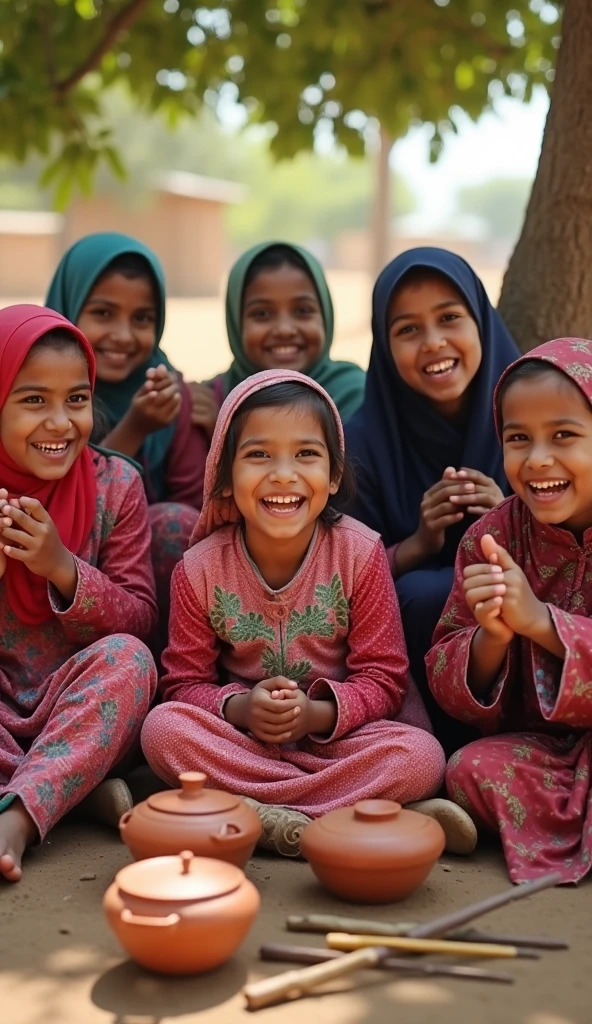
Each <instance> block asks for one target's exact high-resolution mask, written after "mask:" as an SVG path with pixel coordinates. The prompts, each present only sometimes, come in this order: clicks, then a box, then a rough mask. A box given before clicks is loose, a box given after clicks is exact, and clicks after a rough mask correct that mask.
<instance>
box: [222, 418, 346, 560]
mask: <svg viewBox="0 0 592 1024" xmlns="http://www.w3.org/2000/svg"><path fill="white" fill-rule="evenodd" d="M337 487H338V483H335V482H332V481H331V473H330V462H329V451H328V449H327V442H326V439H325V435H324V432H323V428H322V426H321V423H320V422H319V420H318V418H317V417H316V416H315V415H314V414H313V413H312V412H310V411H308V410H307V409H306V408H305V407H304V408H298V406H279V407H278V406H276V407H275V408H274V407H271V408H267V409H255V410H253V412H251V413H249V415H248V416H247V419H246V420H245V423H244V425H243V429H242V430H241V432H240V436H239V438H238V442H237V448H236V455H235V457H234V462H233V465H232V495H233V497H234V500H235V502H236V504H237V506H238V509H239V511H240V513H241V515H242V516H243V517H244V519H245V522H246V524H247V531H249V530H250V531H253V532H256V533H257V534H259V535H260V536H261V535H264V536H265V537H267V538H269V539H270V540H271V539H273V540H281V541H286V540H290V539H296V538H297V537H299V536H300V535H301V534H302V533H303V532H304V531H307V530H309V529H310V532H311V534H312V529H313V528H314V524H315V522H316V520H317V519H318V517H319V515H320V514H321V512H322V511H323V509H324V508H325V505H326V504H327V501H328V500H329V496H330V495H331V494H335V493H336V491H337Z"/></svg>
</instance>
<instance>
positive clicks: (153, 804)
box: [119, 772, 261, 868]
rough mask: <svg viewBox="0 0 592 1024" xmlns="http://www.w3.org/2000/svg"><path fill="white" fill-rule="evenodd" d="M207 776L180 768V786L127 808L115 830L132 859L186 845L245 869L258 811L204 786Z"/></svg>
mask: <svg viewBox="0 0 592 1024" xmlns="http://www.w3.org/2000/svg"><path fill="white" fill-rule="evenodd" d="M206 778H207V776H205V775H204V774H203V773H202V772H184V773H183V774H182V775H180V776H179V781H180V783H181V789H173V790H170V789H169V790H165V791H164V792H162V793H154V794H153V795H152V796H150V797H148V799H147V800H144V801H143V803H141V804H138V805H137V806H136V807H134V809H133V810H132V811H126V813H125V814H124V815H123V817H122V818H121V821H120V822H119V831H120V834H121V838H122V839H123V841H124V843H125V844H126V846H127V848H128V849H129V851H130V853H131V855H132V857H134V858H135V860H143V859H144V858H145V857H166V856H168V855H173V854H178V853H179V852H180V850H191V852H192V853H194V854H195V855H196V856H198V857H213V858H214V859H215V860H225V861H228V863H230V864H236V865H237V867H239V868H244V866H245V864H246V863H247V861H248V859H249V857H250V856H251V855H252V853H253V850H254V849H255V844H256V843H257V840H258V839H259V837H260V835H261V821H260V819H259V815H258V814H257V813H256V811H254V810H253V808H252V807H249V805H248V804H246V803H245V801H244V800H241V798H240V797H239V796H233V795H232V794H231V793H224V792H223V791H222V790H220V789H206V788H205V783H206Z"/></svg>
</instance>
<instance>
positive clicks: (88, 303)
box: [84, 295, 156, 310]
mask: <svg viewBox="0 0 592 1024" xmlns="http://www.w3.org/2000/svg"><path fill="white" fill-rule="evenodd" d="M93 302H100V303H101V305H102V306H111V307H112V308H113V309H117V308H118V306H119V303H118V302H113V301H112V300H111V299H104V298H103V297H102V296H101V295H90V296H89V297H88V299H87V300H86V302H85V303H84V305H85V306H91V305H92V304H93ZM138 309H154V310H156V303H155V302H151V303H149V305H147V306H139V307H138Z"/></svg>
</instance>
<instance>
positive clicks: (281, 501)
mask: <svg viewBox="0 0 592 1024" xmlns="http://www.w3.org/2000/svg"><path fill="white" fill-rule="evenodd" d="M263 500H264V501H269V502H271V503H272V504H274V505H290V504H296V503H297V502H299V501H300V500H301V499H300V498H299V497H298V496H292V495H281V494H278V495H277V496H276V497H273V498H264V499H263Z"/></svg>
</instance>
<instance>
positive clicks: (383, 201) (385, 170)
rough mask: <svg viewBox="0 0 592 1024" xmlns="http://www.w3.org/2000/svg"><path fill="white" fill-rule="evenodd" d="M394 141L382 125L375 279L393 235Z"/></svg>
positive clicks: (375, 219)
mask: <svg viewBox="0 0 592 1024" xmlns="http://www.w3.org/2000/svg"><path fill="white" fill-rule="evenodd" d="M392 148H393V142H392V139H391V138H390V136H389V135H388V134H387V133H386V132H385V131H384V129H383V128H382V127H381V129H380V143H379V148H378V152H377V153H376V194H375V196H374V210H373V218H372V266H371V268H370V269H371V271H372V273H373V275H374V279H375V280H376V278H377V277H378V275H379V273H380V271H381V270H382V268H383V267H384V265H385V264H386V263H388V259H389V256H390V237H391V171H390V166H389V157H390V155H391V149H392Z"/></svg>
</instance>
